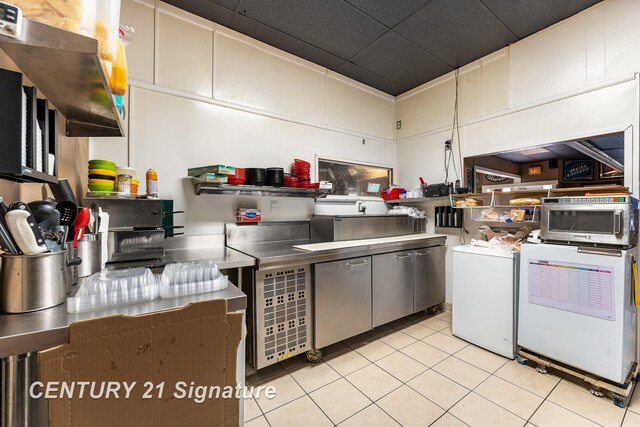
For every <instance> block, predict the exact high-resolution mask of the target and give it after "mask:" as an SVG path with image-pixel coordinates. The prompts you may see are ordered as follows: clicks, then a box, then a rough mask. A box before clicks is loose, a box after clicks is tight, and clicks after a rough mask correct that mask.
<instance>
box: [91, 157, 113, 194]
mask: <svg viewBox="0 0 640 427" xmlns="http://www.w3.org/2000/svg"><path fill="white" fill-rule="evenodd" d="M115 184H116V164H115V163H114V162H112V161H110V160H100V159H96V160H89V191H92V192H110V191H113V190H114V188H115Z"/></svg>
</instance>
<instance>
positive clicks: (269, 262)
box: [233, 234, 447, 269]
mask: <svg viewBox="0 0 640 427" xmlns="http://www.w3.org/2000/svg"><path fill="white" fill-rule="evenodd" d="M372 240H375V239H372ZM446 240H447V238H446V236H441V235H427V234H425V235H424V239H413V240H408V241H400V242H392V243H378V244H376V243H371V244H364V245H360V246H354V247H349V248H340V249H328V250H325V251H317V252H310V251H304V250H301V249H296V248H294V246H298V245H307V244H310V243H311V241H310V240H307V239H305V240H293V241H287V242H270V243H251V244H247V245H235V246H233V249H235V250H237V251H240V252H242V253H245V254H247V255H249V256H251V257H254V258H255V260H256V268H258V269H265V268H270V269H271V268H282V267H286V266H290V265H299V264H316V263H319V262H327V261H335V260H340V259H346V258H357V257H360V256H366V255H376V254H381V253H386V252H395V251H404V250H410V249H420V248H423V247H425V246H432V245H443V244H445V242H446Z"/></svg>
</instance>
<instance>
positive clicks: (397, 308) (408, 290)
mask: <svg viewBox="0 0 640 427" xmlns="http://www.w3.org/2000/svg"><path fill="white" fill-rule="evenodd" d="M411 313H413V251H405V252H393V253H390V254H382V255H374V256H373V327H376V326H380V325H383V324H385V323H388V322H391V321H392V320H396V319H399V318H401V317H404V316H407V315H409V314H411Z"/></svg>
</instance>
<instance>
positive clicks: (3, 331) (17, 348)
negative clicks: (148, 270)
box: [0, 283, 247, 357]
mask: <svg viewBox="0 0 640 427" xmlns="http://www.w3.org/2000/svg"><path fill="white" fill-rule="evenodd" d="M220 298H222V299H226V300H227V310H228V312H234V311H240V310H244V309H246V307H247V296H246V295H245V294H244V293H243V292H242V291H240V289H238V288H237V287H236V286H235V285H233V284H232V283H229V286H228V287H227V288H226V289H223V290H220V291H216V292H210V293H206V294H198V295H189V296H184V297H179V298H171V299H163V298H158V299H155V300H153V301H148V302H144V303H139V304H134V305H126V306H122V307H114V308H112V309H110V310H102V311H91V312H87V313H78V314H70V313H67V303H66V302H65V303H63V304H61V305H58V306H56V307H53V308H49V309H46V310H40V311H34V312H32V313H24V314H4V315H1V316H0V357H7V356H14V355H17V354H23V353H29V352H33V351H40V350H45V349H47V348H51V347H54V346H57V345H60V344H65V343H67V342H68V341H69V326H70V325H71V324H72V323H73V322H77V321H79V320H88V319H96V318H99V317H106V316H113V315H119V314H125V315H132V316H133V315H139V314H146V313H153V312H156V311H163V310H171V309H174V308H179V307H183V306H185V305H187V304H189V303H192V302H197V301H207V300H212V299H220Z"/></svg>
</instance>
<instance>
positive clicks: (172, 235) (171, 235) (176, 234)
mask: <svg viewBox="0 0 640 427" xmlns="http://www.w3.org/2000/svg"><path fill="white" fill-rule="evenodd" d="M183 234H184V233H172V234H169V235H168V236H164V238H165V239H167V238H169V237H176V236H182V235H183Z"/></svg>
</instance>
